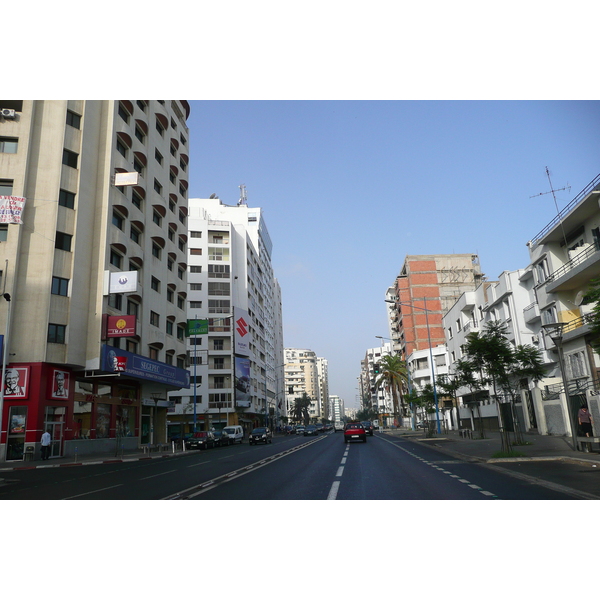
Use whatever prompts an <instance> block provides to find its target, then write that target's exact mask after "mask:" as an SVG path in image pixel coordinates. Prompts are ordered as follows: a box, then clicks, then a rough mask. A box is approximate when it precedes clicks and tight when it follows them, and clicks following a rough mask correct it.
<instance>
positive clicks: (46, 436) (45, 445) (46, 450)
mask: <svg viewBox="0 0 600 600" xmlns="http://www.w3.org/2000/svg"><path fill="white" fill-rule="evenodd" d="M50 442H52V437H51V436H50V431H44V433H42V440H41V443H42V460H48V459H49V458H50Z"/></svg>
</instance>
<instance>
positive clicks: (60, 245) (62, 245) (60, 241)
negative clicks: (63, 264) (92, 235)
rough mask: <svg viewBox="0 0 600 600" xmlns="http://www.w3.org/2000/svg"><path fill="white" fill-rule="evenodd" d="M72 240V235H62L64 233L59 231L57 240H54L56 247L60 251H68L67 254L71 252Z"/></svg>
mask: <svg viewBox="0 0 600 600" xmlns="http://www.w3.org/2000/svg"><path fill="white" fill-rule="evenodd" d="M72 239H73V236H72V235H69V234H68V233H62V231H57V232H56V238H55V240H54V247H55V248H57V249H58V250H66V251H67V252H70V251H71V240H72Z"/></svg>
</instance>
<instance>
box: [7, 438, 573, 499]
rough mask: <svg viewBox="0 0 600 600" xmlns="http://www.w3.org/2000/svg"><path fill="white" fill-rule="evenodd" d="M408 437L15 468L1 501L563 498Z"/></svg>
mask: <svg viewBox="0 0 600 600" xmlns="http://www.w3.org/2000/svg"><path fill="white" fill-rule="evenodd" d="M573 498H574V496H571V495H569V494H568V491H561V490H552V489H548V488H547V487H543V486H541V485H538V484H536V483H535V482H532V480H531V479H522V478H515V477H511V476H510V475H509V474H508V473H504V472H502V470H501V469H491V468H486V467H485V466H482V465H481V464H474V463H472V462H469V461H467V460H461V459H457V458H453V457H449V456H448V455H447V454H443V453H442V452H440V451H438V450H436V449H433V448H430V447H426V446H423V445H420V444H417V443H414V442H411V441H410V440H406V439H401V438H398V437H394V436H391V435H387V434H379V433H378V434H376V435H374V436H370V437H368V439H367V443H362V442H352V443H350V444H344V443H343V438H342V433H328V434H322V435H319V436H317V437H304V436H287V437H276V438H275V439H274V440H273V443H272V444H267V445H260V446H249V445H248V444H247V443H244V444H242V445H239V446H230V447H225V448H215V449H209V450H206V451H202V452H190V453H186V454H181V455H177V456H172V457H169V458H164V459H161V460H135V461H130V462H127V461H123V462H115V463H105V464H92V465H81V466H73V467H65V468H46V469H32V470H23V471H12V472H11V473H10V474H7V475H6V477H5V478H4V481H3V484H2V485H0V499H4V500H26V499H37V500H42V499H47V500H68V499H73V500H159V499H174V500H175V499H194V500H544V499H546V500H550V499H554V500H566V499H573Z"/></svg>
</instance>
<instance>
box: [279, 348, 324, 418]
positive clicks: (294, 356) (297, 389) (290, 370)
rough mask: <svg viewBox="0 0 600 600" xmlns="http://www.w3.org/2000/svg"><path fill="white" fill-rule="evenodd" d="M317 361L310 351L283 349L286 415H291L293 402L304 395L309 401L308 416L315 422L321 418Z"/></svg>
mask: <svg viewBox="0 0 600 600" xmlns="http://www.w3.org/2000/svg"><path fill="white" fill-rule="evenodd" d="M318 361H319V359H318V358H317V355H316V354H315V353H314V352H313V351H312V350H307V349H305V348H286V349H285V392H286V403H287V410H288V414H291V410H292V407H293V406H294V402H295V400H296V399H299V398H302V395H303V394H304V393H306V394H308V396H310V399H311V404H310V408H309V416H310V418H311V420H313V421H315V422H316V421H317V420H320V419H321V418H322V416H323V414H322V406H321V387H320V382H319V370H318V367H317V363H318Z"/></svg>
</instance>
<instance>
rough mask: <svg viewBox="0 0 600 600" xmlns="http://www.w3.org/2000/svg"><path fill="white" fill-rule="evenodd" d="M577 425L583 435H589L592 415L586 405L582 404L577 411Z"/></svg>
mask: <svg viewBox="0 0 600 600" xmlns="http://www.w3.org/2000/svg"><path fill="white" fill-rule="evenodd" d="M577 419H578V421H579V426H580V427H581V431H582V433H583V435H585V437H590V434H591V433H592V415H591V414H590V413H589V411H588V409H587V406H582V407H581V408H580V409H579V412H578V413H577Z"/></svg>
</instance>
